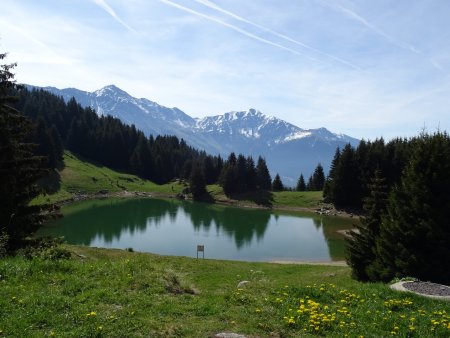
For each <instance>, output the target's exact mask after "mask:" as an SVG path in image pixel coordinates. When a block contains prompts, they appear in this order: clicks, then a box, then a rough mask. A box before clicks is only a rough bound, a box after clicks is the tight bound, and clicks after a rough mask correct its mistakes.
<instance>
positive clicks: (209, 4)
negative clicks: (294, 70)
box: [194, 0, 360, 69]
mask: <svg viewBox="0 0 450 338" xmlns="http://www.w3.org/2000/svg"><path fill="white" fill-rule="evenodd" d="M194 1H195V2H198V3H200V4H202V5H204V6H206V7H209V8H211V9H214V10H216V11H218V12H220V13H223V14H225V15H228V16H230V17H232V18H234V19H236V20H238V21H241V22H244V23H247V24H249V25H251V26H253V27H256V28H259V29H261V30H263V31H265V32H268V33H270V34H272V35H275V36H277V37H279V38H282V39H284V40H286V41H289V42H292V43H294V44H296V45H299V46H301V47H303V48H306V49H309V50H312V51H314V52H316V53H318V54H321V55H323V56H326V57H329V58H331V59H333V60H335V61H337V62H340V63H342V64H345V65H347V66H349V67H352V68H355V69H360V68H359V67H358V66H356V65H355V64H353V63H351V62H348V61H346V60H343V59H341V58H339V57H337V56H334V55H331V54H328V53H325V52H322V51H320V50H318V49H317V48H314V47H312V46H309V45H307V44H305V43H303V42H301V41H298V40H295V39H293V38H291V37H289V36H287V35H285V34H281V33H278V32H276V31H274V30H272V29H270V28H268V27H265V26H262V25H260V24H257V23H255V22H253V21H250V20H248V19H246V18H243V17H242V16H239V15H237V14H235V13H233V12H230V11H228V10H226V9H224V8H222V7H220V6H219V5H217V4H216V3H214V2H212V1H209V0H194Z"/></svg>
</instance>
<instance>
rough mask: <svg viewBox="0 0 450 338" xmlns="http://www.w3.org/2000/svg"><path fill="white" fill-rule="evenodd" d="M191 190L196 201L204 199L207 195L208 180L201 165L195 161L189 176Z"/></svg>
mask: <svg viewBox="0 0 450 338" xmlns="http://www.w3.org/2000/svg"><path fill="white" fill-rule="evenodd" d="M189 190H190V191H191V193H192V198H193V199H194V201H200V200H202V199H203V198H204V197H205V195H206V181H205V177H204V175H203V171H202V169H201V168H200V166H199V165H198V164H197V163H195V164H194V165H193V166H192V172H191V175H190V177H189Z"/></svg>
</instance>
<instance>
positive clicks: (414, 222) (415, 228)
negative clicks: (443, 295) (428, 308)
mask: <svg viewBox="0 0 450 338" xmlns="http://www.w3.org/2000/svg"><path fill="white" fill-rule="evenodd" d="M411 151H412V153H411V156H410V160H409V163H408V165H407V166H406V168H405V171H404V174H403V177H402V180H401V183H400V184H399V185H398V186H397V187H396V188H394V189H393V191H392V193H391V195H390V198H389V203H388V207H387V211H388V212H387V215H386V217H384V218H383V223H382V227H381V231H380V236H379V238H378V240H377V262H376V263H377V266H376V269H374V271H373V273H374V274H376V276H377V277H378V279H380V280H384V281H388V280H391V279H392V278H394V277H405V276H413V277H416V278H419V279H421V280H429V281H433V282H438V283H444V284H448V283H450V269H449V262H450V249H449V248H450V198H449V191H450V175H449V173H450V138H449V136H448V134H446V133H442V132H437V133H435V134H433V135H429V134H422V135H421V136H420V137H418V138H416V139H415V140H412V141H411Z"/></svg>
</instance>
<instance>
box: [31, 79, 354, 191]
mask: <svg viewBox="0 0 450 338" xmlns="http://www.w3.org/2000/svg"><path fill="white" fill-rule="evenodd" d="M29 87H30V88H32V86H29ZM43 89H45V90H47V91H49V92H51V93H53V94H55V95H58V96H62V97H63V98H64V99H65V100H66V101H68V100H70V99H71V98H72V97H74V98H75V99H76V100H77V101H78V103H80V104H81V105H82V106H84V107H87V106H90V107H91V108H93V109H94V110H95V111H96V112H97V114H98V115H111V116H114V117H117V118H119V119H120V120H122V121H123V122H124V123H127V124H134V125H135V126H136V128H138V129H140V130H142V131H143V132H144V133H145V134H146V135H149V134H152V135H176V136H177V137H179V138H183V139H184V140H185V141H186V142H187V143H188V144H190V145H191V146H193V147H195V148H197V149H199V150H205V151H206V152H207V153H210V154H221V155H222V156H228V154H229V153H230V152H232V151H233V152H235V153H242V154H244V155H251V156H254V157H255V158H257V156H259V155H261V156H264V157H265V158H266V161H267V164H268V166H269V169H270V170H271V172H272V174H275V173H279V174H280V175H281V176H282V178H283V180H284V181H285V183H287V184H293V183H295V181H296V180H297V178H298V176H299V174H300V173H303V175H304V176H305V177H307V176H309V175H310V174H311V173H312V172H313V171H314V168H315V166H317V164H318V163H319V162H320V163H321V164H322V165H323V167H324V169H325V171H327V170H328V168H329V165H330V163H331V160H332V158H333V155H334V153H335V151H336V148H337V147H341V148H343V147H344V146H345V144H347V143H351V144H352V145H356V144H358V142H359V140H357V139H354V138H352V137H350V136H347V135H344V134H335V133H332V132H331V131H329V130H327V129H326V128H318V129H308V130H307V129H302V128H300V127H297V126H295V125H293V124H291V123H288V122H286V121H283V120H281V119H278V118H276V117H274V116H269V115H265V114H263V113H262V112H260V111H258V110H256V109H253V108H251V109H249V110H246V111H231V112H227V113H224V114H222V115H215V116H207V117H204V118H192V117H190V116H189V115H187V114H185V113H184V112H183V111H182V110H180V109H178V108H168V107H164V106H161V105H159V104H158V103H156V102H153V101H150V100H149V99H146V98H135V97H132V96H131V95H129V94H128V93H127V92H125V91H123V90H122V89H120V88H118V87H116V86H114V85H109V86H106V87H103V88H101V89H99V90H96V91H94V92H86V91H82V90H78V89H76V88H66V89H57V88H54V87H46V88H43Z"/></svg>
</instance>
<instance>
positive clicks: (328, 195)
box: [323, 138, 410, 209]
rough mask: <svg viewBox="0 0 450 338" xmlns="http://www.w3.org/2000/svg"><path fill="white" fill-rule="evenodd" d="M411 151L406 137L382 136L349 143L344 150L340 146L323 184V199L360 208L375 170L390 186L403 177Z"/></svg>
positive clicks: (339, 205) (338, 204) (367, 194)
mask: <svg viewBox="0 0 450 338" xmlns="http://www.w3.org/2000/svg"><path fill="white" fill-rule="evenodd" d="M409 151H410V142H408V140H406V139H394V140H392V141H390V142H388V143H385V142H384V140H383V139H382V138H381V139H377V140H375V141H373V142H371V141H364V140H363V141H361V142H360V144H359V145H358V147H357V148H356V149H355V148H353V147H352V146H351V145H350V144H348V145H346V146H345V147H344V149H342V150H340V149H339V148H338V149H337V150H336V153H335V156H334V158H333V161H332V163H331V167H330V172H329V174H328V177H327V179H326V181H325V184H324V187H323V191H324V199H325V200H326V201H328V202H331V203H333V204H334V205H335V206H336V207H338V208H356V209H361V208H362V206H363V201H364V198H365V197H367V196H369V186H370V184H371V183H370V182H371V179H372V178H373V177H374V175H375V171H377V170H378V171H379V175H380V177H382V178H384V179H385V182H386V185H387V187H388V190H390V189H391V188H392V187H393V186H394V184H396V183H398V182H399V181H400V177H401V174H402V171H403V169H404V167H405V165H406V163H407V161H408V158H409Z"/></svg>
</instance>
